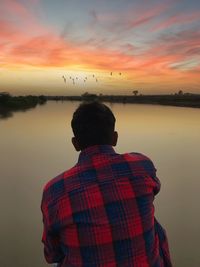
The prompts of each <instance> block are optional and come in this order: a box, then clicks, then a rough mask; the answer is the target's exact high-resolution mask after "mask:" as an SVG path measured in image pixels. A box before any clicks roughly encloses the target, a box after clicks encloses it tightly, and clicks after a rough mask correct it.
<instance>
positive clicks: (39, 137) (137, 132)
mask: <svg viewBox="0 0 200 267" xmlns="http://www.w3.org/2000/svg"><path fill="white" fill-rule="evenodd" d="M78 105H79V103H78V102H73V103H71V102H63V103H61V102H48V103H47V104H46V105H45V106H37V107H36V108H35V109H32V110H30V111H29V112H25V113H21V112H18V113H15V115H14V117H12V118H10V119H9V120H1V121H0V133H1V138H0V151H1V158H0V177H1V178H0V209H1V211H2V216H1V221H0V236H1V240H2V243H1V253H0V266H3V267H10V266H13V265H14V266H16V267H27V266H28V267H45V266H49V265H47V264H46V263H45V261H44V258H43V251H42V249H43V248H42V245H41V242H40V240H41V233H42V222H41V213H40V201H41V193H42V188H43V186H44V184H45V183H46V182H47V181H48V180H49V179H50V178H52V177H54V176H55V175H57V174H58V173H61V172H62V171H64V170H66V169H68V168H70V167H71V166H72V165H73V164H75V163H76V160H77V156H78V154H77V152H75V151H74V149H73V147H72V145H71V136H72V131H71V127H70V121H71V116H72V113H73V111H74V110H75V108H76V107H77V106H78ZM111 108H112V110H113V111H114V113H115V115H116V118H117V123H116V129H117V130H118V132H119V143H118V146H117V147H116V150H117V151H118V152H122V153H123V152H127V151H138V152H141V153H144V154H146V155H148V156H149V157H151V158H152V160H153V161H154V163H155V166H156V168H157V170H158V176H159V178H160V180H161V183H162V189H161V192H160V194H159V195H158V197H157V198H156V202H155V206H156V215H157V218H158V220H159V221H160V222H161V223H162V224H163V226H164V227H165V228H166V230H167V233H168V238H169V243H170V250H171V254H172V258H173V262H174V266H175V267H179V266H181V267H188V266H189V267H198V266H200V258H199V240H200V231H199V225H200V214H199V213H198V212H197V209H198V203H199V201H200V199H199V195H200V192H199V191H200V190H199V188H200V180H199V163H200V162H199V158H200V142H199V133H200V124H199V121H200V110H197V109H191V108H176V107H166V106H151V105H131V104H130V105H128V104H127V105H123V104H112V107H111ZM13 263H14V264H13Z"/></svg>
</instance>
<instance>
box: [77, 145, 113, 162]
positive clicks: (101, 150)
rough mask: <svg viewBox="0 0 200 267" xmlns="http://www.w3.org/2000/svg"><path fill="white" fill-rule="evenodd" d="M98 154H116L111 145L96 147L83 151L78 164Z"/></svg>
mask: <svg viewBox="0 0 200 267" xmlns="http://www.w3.org/2000/svg"><path fill="white" fill-rule="evenodd" d="M96 154H116V152H115V150H114V148H113V147H112V146H111V145H94V146H90V147H87V148H85V149H83V150H82V151H81V152H80V154H79V158H78V162H83V161H85V160H87V159H89V158H90V157H92V156H93V155H96Z"/></svg>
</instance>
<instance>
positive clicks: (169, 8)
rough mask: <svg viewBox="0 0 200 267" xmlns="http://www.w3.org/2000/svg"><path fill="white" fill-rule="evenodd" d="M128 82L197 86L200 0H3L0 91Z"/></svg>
mask: <svg viewBox="0 0 200 267" xmlns="http://www.w3.org/2000/svg"><path fill="white" fill-rule="evenodd" d="M111 72H112V75H111ZM62 76H64V77H65V78H66V83H65V81H64V78H62ZM70 77H71V79H70ZM86 77H87V79H86ZM72 79H74V84H73V80H72ZM84 79H85V82H84ZM96 79H97V80H96ZM133 90H139V92H140V93H142V94H157V93H159V94H160V93H161V94H165V93H174V92H177V91H179V90H183V91H184V92H192V93H200V1H197V0H175V1H173V0H162V1H161V0H132V1H131V0H58V1H56V0H0V92H3V91H6V92H9V93H11V94H15V95H20V94H23V95H24V94H46V95H47V94H49V95H77V94H82V93H84V92H86V91H87V92H90V93H103V94H131V93H132V91H133Z"/></svg>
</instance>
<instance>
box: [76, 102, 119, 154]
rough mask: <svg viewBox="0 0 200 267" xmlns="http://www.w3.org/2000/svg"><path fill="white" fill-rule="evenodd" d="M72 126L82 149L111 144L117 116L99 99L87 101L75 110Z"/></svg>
mask: <svg viewBox="0 0 200 267" xmlns="http://www.w3.org/2000/svg"><path fill="white" fill-rule="evenodd" d="M71 126H72V130H73V133H74V136H75V137H76V139H77V140H78V142H79V145H80V148H81V149H84V148H86V147H89V146H92V145H111V144H112V136H113V133H114V128H115V117H114V115H113V113H112V111H111V110H110V109H109V108H108V107H107V106H106V105H104V104H102V103H100V102H97V101H95V102H85V103H82V104H81V105H80V106H79V107H78V108H77V109H76V111H75V112H74V114H73V118H72V121H71Z"/></svg>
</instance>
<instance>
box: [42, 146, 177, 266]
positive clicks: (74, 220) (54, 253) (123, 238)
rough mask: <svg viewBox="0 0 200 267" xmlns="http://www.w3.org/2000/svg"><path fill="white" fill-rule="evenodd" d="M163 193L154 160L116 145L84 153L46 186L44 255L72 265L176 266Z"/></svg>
mask: <svg viewBox="0 0 200 267" xmlns="http://www.w3.org/2000/svg"><path fill="white" fill-rule="evenodd" d="M159 190H160V182H159V180H158V178H157V177H156V169H155V167H154V165H153V163H152V161H151V160H150V159H149V158H147V157H146V156H144V155H142V154H139V153H127V154H117V153H116V152H115V151H114V149H113V147H112V146H109V145H96V146H91V147H89V148H86V149H84V150H83V151H82V152H81V153H80V155H79V159H78V163H77V164H76V165H75V166H74V167H73V168H71V169H70V170H68V171H65V172H64V173H62V174H61V175H59V176H57V177H56V178H54V179H52V180H51V181H50V182H49V183H47V185H46V186H45V188H44V192H43V198H42V204H41V209H42V213H43V223H44V232H43V237H42V241H43V243H44V254H45V258H46V260H47V262H48V263H59V264H58V266H62V267H64V266H68V267H72V266H74V267H171V266H172V264H171V261H170V255H169V248H168V242H167V237H166V233H165V230H164V229H163V228H162V227H161V225H160V224H159V223H158V221H157V220H156V219H155V217H154V205H153V200H154V196H155V195H156V194H157V193H158V192H159Z"/></svg>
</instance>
